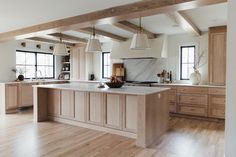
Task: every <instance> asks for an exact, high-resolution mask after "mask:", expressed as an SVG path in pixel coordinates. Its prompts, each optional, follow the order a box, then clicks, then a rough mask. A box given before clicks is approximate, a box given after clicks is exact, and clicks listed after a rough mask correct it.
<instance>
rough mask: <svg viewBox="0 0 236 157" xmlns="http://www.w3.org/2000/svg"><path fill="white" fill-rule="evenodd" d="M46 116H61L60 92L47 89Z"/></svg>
mask: <svg viewBox="0 0 236 157" xmlns="http://www.w3.org/2000/svg"><path fill="white" fill-rule="evenodd" d="M47 98H48V114H49V115H51V116H59V115H60V114H61V101H60V100H61V99H60V90H58V89H48V93H47Z"/></svg>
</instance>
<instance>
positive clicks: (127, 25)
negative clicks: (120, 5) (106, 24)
mask: <svg viewBox="0 0 236 157" xmlns="http://www.w3.org/2000/svg"><path fill="white" fill-rule="evenodd" d="M113 25H114V26H116V27H118V28H121V29H123V30H126V31H128V32H131V33H136V32H137V29H138V27H139V26H137V25H135V24H133V23H131V22H128V21H120V22H118V23H114V24H113ZM143 32H144V33H145V34H147V36H148V38H149V39H154V38H157V36H158V34H155V33H152V32H149V31H148V30H146V29H143Z"/></svg>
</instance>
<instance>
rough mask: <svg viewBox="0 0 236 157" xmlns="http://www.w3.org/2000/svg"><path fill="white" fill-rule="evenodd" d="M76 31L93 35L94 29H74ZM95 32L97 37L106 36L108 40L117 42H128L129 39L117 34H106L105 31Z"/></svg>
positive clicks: (97, 30)
mask: <svg viewBox="0 0 236 157" xmlns="http://www.w3.org/2000/svg"><path fill="white" fill-rule="evenodd" d="M74 31H78V32H83V33H86V34H93V28H91V27H87V28H81V29H74ZM95 32H96V34H97V35H101V36H105V37H108V38H110V39H112V40H115V41H126V40H127V38H125V37H122V36H119V35H116V34H113V33H110V32H106V31H103V30H99V29H96V31H95Z"/></svg>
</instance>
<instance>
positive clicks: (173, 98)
mask: <svg viewBox="0 0 236 157" xmlns="http://www.w3.org/2000/svg"><path fill="white" fill-rule="evenodd" d="M168 101H169V102H170V103H175V102H176V94H175V93H174V94H173V93H169V95H168Z"/></svg>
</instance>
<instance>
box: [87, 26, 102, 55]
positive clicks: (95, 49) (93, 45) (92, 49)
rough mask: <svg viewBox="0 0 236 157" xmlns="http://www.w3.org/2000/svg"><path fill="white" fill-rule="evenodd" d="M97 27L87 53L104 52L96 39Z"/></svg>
mask: <svg viewBox="0 0 236 157" xmlns="http://www.w3.org/2000/svg"><path fill="white" fill-rule="evenodd" d="M95 36H96V34H95V27H93V35H92V37H91V38H90V39H89V41H88V43H87V46H86V49H85V51H86V52H102V48H101V43H100V41H99V40H98V39H96V38H95Z"/></svg>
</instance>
